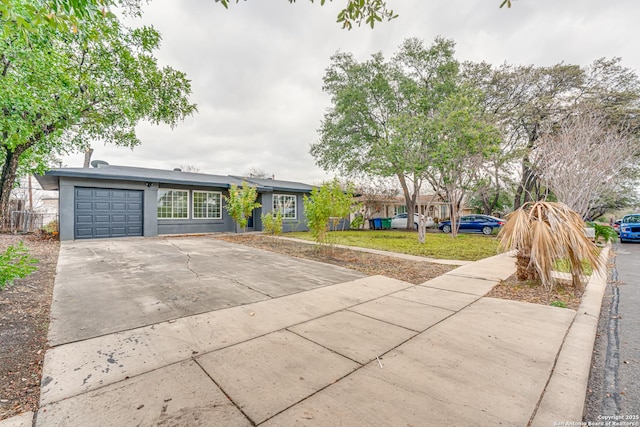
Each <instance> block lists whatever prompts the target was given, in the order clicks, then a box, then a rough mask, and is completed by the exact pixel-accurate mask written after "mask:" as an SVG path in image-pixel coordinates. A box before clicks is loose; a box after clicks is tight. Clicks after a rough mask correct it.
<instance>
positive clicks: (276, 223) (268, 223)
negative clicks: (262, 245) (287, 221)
mask: <svg viewBox="0 0 640 427" xmlns="http://www.w3.org/2000/svg"><path fill="white" fill-rule="evenodd" d="M260 218H261V219H262V231H263V232H264V233H266V234H272V235H275V236H279V235H281V234H282V212H280V211H278V212H277V213H276V216H275V217H274V216H273V212H267V213H266V214H262V215H260Z"/></svg>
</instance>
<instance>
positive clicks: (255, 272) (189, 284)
mask: <svg viewBox="0 0 640 427" xmlns="http://www.w3.org/2000/svg"><path fill="white" fill-rule="evenodd" d="M360 277H363V275H362V274H360V273H358V272H356V271H353V270H349V269H346V268H340V267H335V266H331V265H327V264H322V263H318V262H314V261H307V260H303V259H297V258H291V257H287V256H284V255H279V254H276V253H273V252H268V251H262V250H257V249H251V248H248V247H244V246H240V245H234V244H230V243H227V242H224V241H222V240H217V239H213V238H209V237H202V236H200V237H180V238H170V237H168V238H151V239H149V238H139V239H138V238H133V239H131V238H130V239H108V240H107V239H104V240H84V241H76V242H68V243H67V242H65V243H63V244H62V246H61V248H60V261H59V264H58V271H57V276H56V286H55V288H54V295H53V305H52V307H51V325H50V327H49V341H50V343H51V345H54V346H56V345H60V344H64V343H69V342H74V341H79V340H83V339H87V338H92V337H97V336H101V335H105V334H109V333H113V332H118V331H125V330H129V329H134V328H138V327H141V326H146V325H151V324H154V323H158V322H162V321H167V320H173V319H178V318H180V317H184V316H189V315H194V314H199V313H204V312H208V311H213V310H220V309H223V308H229V307H235V306H239V305H243V304H249V303H252V302H256V301H262V300H266V299H269V298H276V297H282V296H284V295H289V294H294V293H297V292H301V291H306V290H309V289H314V288H318V287H322V286H327V285H331V284H335V283H341V282H346V281H349V280H353V279H357V278H360Z"/></svg>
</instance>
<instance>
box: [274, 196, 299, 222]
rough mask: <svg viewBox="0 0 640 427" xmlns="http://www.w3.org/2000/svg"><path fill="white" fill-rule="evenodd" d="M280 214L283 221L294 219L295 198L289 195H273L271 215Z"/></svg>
mask: <svg viewBox="0 0 640 427" xmlns="http://www.w3.org/2000/svg"><path fill="white" fill-rule="evenodd" d="M278 211H280V212H282V218H283V219H296V218H297V216H296V196H293V195H290V194H274V195H273V214H274V215H275V214H276V213H277V212H278Z"/></svg>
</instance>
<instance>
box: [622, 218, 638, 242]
mask: <svg viewBox="0 0 640 427" xmlns="http://www.w3.org/2000/svg"><path fill="white" fill-rule="evenodd" d="M635 241H640V214H631V215H625V216H624V218H622V222H621V223H620V243H626V242H635Z"/></svg>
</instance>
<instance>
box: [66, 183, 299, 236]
mask: <svg viewBox="0 0 640 427" xmlns="http://www.w3.org/2000/svg"><path fill="white" fill-rule="evenodd" d="M75 187H92V188H113V189H126V190H142V191H143V192H144V197H143V229H142V233H143V235H144V236H145V237H153V236H157V235H160V234H191V233H216V232H235V231H236V224H235V223H234V221H233V219H232V218H231V217H230V216H229V214H228V213H227V211H226V209H225V208H224V207H225V202H224V199H223V200H222V219H191V218H189V219H158V213H157V212H158V188H163V189H175V190H189V206H190V214H189V216H190V217H191V216H192V213H191V198H192V197H193V193H192V190H198V191H218V192H221V193H222V194H223V195H228V194H229V193H228V190H227V189H224V188H212V187H195V186H184V185H173V184H170V185H166V184H159V183H157V182H150V183H144V182H139V181H125V180H106V179H105V180H102V179H86V178H72V177H60V181H59V213H60V240H73V239H74V238H75V236H74V223H75V216H74V207H75V194H74V188H75ZM275 194H289V195H295V196H296V216H297V218H296V219H285V220H284V221H283V226H282V229H283V231H284V232H289V231H307V230H308V229H309V228H308V227H307V219H306V217H305V216H304V208H303V194H302V193H294V192H277V193H275ZM258 202H259V203H260V204H262V207H261V208H258V209H256V210H255V211H254V216H253V230H254V231H261V230H262V221H261V219H260V215H261V214H262V213H265V212H271V211H272V210H273V193H260V194H258Z"/></svg>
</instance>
